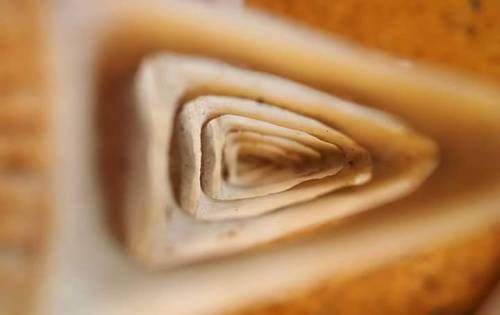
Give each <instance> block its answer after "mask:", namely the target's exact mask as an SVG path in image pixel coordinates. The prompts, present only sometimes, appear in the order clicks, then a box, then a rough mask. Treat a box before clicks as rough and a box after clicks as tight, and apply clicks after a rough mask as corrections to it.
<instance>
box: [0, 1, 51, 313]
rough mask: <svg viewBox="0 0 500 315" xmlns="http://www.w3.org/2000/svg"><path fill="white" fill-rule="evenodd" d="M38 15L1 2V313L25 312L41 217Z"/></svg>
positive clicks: (22, 4)
mask: <svg viewBox="0 0 500 315" xmlns="http://www.w3.org/2000/svg"><path fill="white" fill-rule="evenodd" d="M36 14H37V10H36V8H35V6H34V4H33V3H31V1H19V0H7V1H0V314H19V313H23V312H24V311H25V310H26V309H27V308H28V307H29V302H28V300H29V297H30V294H31V292H32V290H31V288H32V286H33V284H34V279H36V269H37V268H36V266H37V265H38V264H39V261H40V260H39V259H38V258H39V255H40V253H41V251H42V246H41V245H42V243H41V241H42V239H43V237H42V235H43V234H45V233H44V232H43V229H44V228H45V226H46V224H44V222H45V220H46V218H47V214H46V213H45V210H44V209H45V206H46V204H45V200H44V197H45V192H44V191H45V188H44V187H45V186H46V185H45V184H44V183H45V180H46V172H47V168H46V166H47V165H46V164H45V162H46V161H45V150H46V146H45V129H46V128H45V112H46V106H47V104H46V103H45V101H44V100H45V99H46V97H45V94H44V93H46V90H45V87H44V86H43V83H42V82H43V81H44V80H43V79H42V78H43V75H44V74H43V69H42V66H41V64H42V63H41V59H42V58H43V57H42V56H43V53H42V51H41V40H40V34H39V25H37V16H36Z"/></svg>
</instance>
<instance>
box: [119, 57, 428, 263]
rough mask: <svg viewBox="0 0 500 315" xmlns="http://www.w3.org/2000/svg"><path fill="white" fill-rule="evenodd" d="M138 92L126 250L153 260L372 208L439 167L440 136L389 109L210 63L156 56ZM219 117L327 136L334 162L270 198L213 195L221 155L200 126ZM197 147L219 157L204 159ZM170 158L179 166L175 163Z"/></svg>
mask: <svg viewBox="0 0 500 315" xmlns="http://www.w3.org/2000/svg"><path fill="white" fill-rule="evenodd" d="M134 88H135V90H134V92H135V93H134V95H135V107H136V115H137V121H138V128H137V130H136V132H134V133H133V134H134V136H133V140H132V141H131V143H130V144H129V146H130V149H129V154H130V155H131V157H132V158H131V163H132V166H131V173H130V176H129V178H128V188H127V192H126V194H125V195H126V202H125V204H124V205H125V209H124V210H125V213H126V233H127V235H126V238H127V243H128V246H129V248H130V251H131V252H132V253H133V254H134V255H135V256H136V257H138V258H139V260H141V261H142V262H144V263H146V264H148V265H152V266H156V267H158V266H161V267H169V266H173V265H179V264H184V263H190V262H194V261H198V260H204V259H207V258H213V257H218V256H223V255H228V254H232V253H236V252H241V251H243V250H245V249H248V248H251V247H255V246H259V245H263V244H266V243H269V242H271V241H275V240H277V239H280V238H283V237H286V236H289V235H291V234H293V233H296V232H299V231H302V230H304V229H308V228H313V227H315V226H319V225H321V224H324V223H327V222H330V221H332V220H335V219H339V218H341V217H345V216H348V215H352V214H354V213H357V212H360V211H363V210H367V209H369V208H373V207H376V206H377V205H380V204H383V203H386V202H389V201H391V200H395V199H397V198H400V197H402V196H404V195H406V194H408V193H410V192H411V191H412V190H414V189H415V188H416V187H417V186H418V185H419V184H420V183H422V182H423V180H424V179H425V178H427V177H428V175H429V174H430V173H431V172H432V170H433V169H434V168H435V166H436V164H437V147H436V145H435V143H434V142H433V141H431V140H429V139H427V138H426V137H424V136H422V135H420V134H419V133H417V132H415V131H414V130H412V129H411V128H410V127H408V126H407V125H406V124H405V123H403V122H402V121H400V120H398V119H397V118H395V117H393V116H391V115H389V114H385V113H382V112H380V111H377V110H374V109H371V108H368V107H363V106H361V105H358V104H356V103H353V102H350V101H347V100H343V99H340V98H337V97H334V96H332V95H329V94H326V93H323V92H320V91H317V90H314V89H311V88H309V87H307V86H304V85H301V84H298V83H295V82H292V81H289V80H286V79H283V78H280V77H277V76H274V75H271V74H267V73H261V72H256V71H252V70H248V69H243V68H237V67H234V66H231V65H229V64H226V63H223V62H220V61H217V60H213V59H208V58H203V57H196V56H184V55H176V54H170V53H164V54H157V55H154V56H151V57H149V58H146V59H145V60H144V61H143V63H142V65H141V67H140V69H139V72H138V74H137V75H136V80H135V86H134ZM179 111H180V112H181V113H180V114H178V112H179ZM177 114H178V115H177ZM224 115H233V116H236V117H238V118H240V117H244V119H253V120H258V121H259V122H260V123H264V124H266V123H267V124H271V125H273V126H278V127H280V128H289V129H292V130H296V131H297V130H298V131H299V132H303V133H306V134H307V135H308V136H312V137H315V139H316V140H320V141H323V142H326V143H327V144H328V143H329V144H330V145H331V146H334V147H336V148H338V149H339V150H336V153H337V154H333V155H331V156H334V157H336V166H333V167H332V166H331V165H330V173H328V171H327V172H326V173H325V171H323V173H322V174H321V175H317V176H316V177H315V176H314V175H310V176H305V177H304V178H302V179H303V181H302V180H299V181H297V180H296V179H297V178H295V180H296V181H295V182H293V183H291V184H290V182H289V181H286V180H285V181H284V183H283V184H282V185H281V186H280V182H279V181H278V182H276V183H274V184H275V186H274V187H272V188H273V190H272V193H270V194H267V195H266V194H264V193H263V192H262V191H258V189H257V191H255V190H253V191H252V190H251V189H250V190H248V189H246V190H245V189H243V193H241V189H240V190H239V191H238V189H236V195H237V197H235V198H231V193H232V192H233V193H234V191H235V189H234V188H235V186H234V185H233V186H231V184H230V183H229V184H228V183H226V186H228V185H229V186H230V187H229V189H228V188H227V187H226V196H223V195H224V193H222V195H221V194H219V195H217V193H215V194H214V192H216V191H217V190H218V189H219V190H220V189H222V188H221V187H224V185H221V182H223V179H221V178H217V176H216V175H214V170H220V168H221V166H220V163H221V162H220V159H221V156H222V155H223V154H222V153H221V152H220V149H221V148H220V145H219V148H215V146H214V145H213V144H212V147H211V148H210V145H208V144H207V143H210V141H206V142H207V143H205V144H202V143H201V142H202V139H204V138H205V137H207V133H208V132H207V131H206V130H205V131H203V127H204V126H205V128H206V127H207V126H206V124H207V123H210V122H211V121H214V118H215V119H220V118H224ZM233 123H234V122H233ZM258 124H259V123H257V125H258ZM179 125H180V126H179ZM176 126H177V127H176ZM226 129H227V128H226ZM229 129H230V128H229ZM250 129H252V128H250ZM252 130H253V131H255V130H256V129H255V128H253V129H252ZM226 131H227V130H226ZM217 132H220V130H219V131H214V130H212V135H213V134H214V133H217ZM275 135H276V134H275ZM209 138H210V139H212V141H216V140H214V139H220V138H221V137H220V135H219V136H215V137H214V136H213V137H209ZM172 141H174V143H177V144H176V145H175V147H176V150H175V151H176V152H175V153H174V154H170V153H171V152H170V150H171V149H172V148H171V146H172V144H173V142H172ZM207 146H208V148H207ZM203 148H205V149H203ZM218 150H219V151H218ZM202 151H205V153H207V152H208V151H210V152H212V154H211V156H212V157H213V156H216V155H217V153H215V152H219V153H218V155H219V157H218V158H212V159H210V158H207V157H206V156H205V158H204V157H203V154H202ZM339 152H340V153H339ZM174 156H177V158H175V160H176V161H177V162H178V163H175V166H174V167H172V165H171V164H172V163H173V161H174V159H173V157H174ZM217 159H219V160H218V161H216V160H217ZM178 164H179V165H178ZM216 164H218V166H217V165H216ZM172 170H173V172H172ZM204 170H206V172H204ZM207 172H208V173H212V176H210V174H208V175H207V174H206V173H207ZM171 173H173V174H171ZM175 173H177V174H175ZM215 173H218V172H217V171H215ZM319 173H321V172H319ZM214 176H215V178H214ZM172 177H175V178H177V180H172ZM299 177H300V176H299ZM207 178H208V179H207ZM283 185H284V186H283ZM349 186H350V188H349V189H341V190H338V189H340V188H345V187H349ZM204 187H205V188H206V187H211V188H207V189H206V190H205V189H204ZM214 187H215V188H214ZM230 188H233V191H232V192H231V189H230ZM236 188H238V187H236ZM210 191H211V192H212V194H210ZM227 191H229V193H227ZM207 192H208V195H207ZM245 193H246V194H247V195H245ZM227 194H229V197H228V196H227ZM248 194H249V195H248ZM214 197H215V198H214ZM246 197H250V198H246ZM228 199H233V200H228Z"/></svg>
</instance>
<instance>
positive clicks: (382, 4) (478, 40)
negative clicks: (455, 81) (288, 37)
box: [246, 0, 500, 81]
mask: <svg viewBox="0 0 500 315" xmlns="http://www.w3.org/2000/svg"><path fill="white" fill-rule="evenodd" d="M246 2H247V4H248V5H250V6H252V7H255V8H259V9H263V10H266V11H270V12H272V13H275V14H278V15H280V16H285V17H287V18H291V19H293V20H295V21H299V22H300V23H302V24H307V25H311V26H314V27H317V28H319V29H321V30H324V31H327V32H329V33H332V34H334V35H336V36H340V37H343V38H347V39H349V40H353V41H355V42H358V43H361V44H363V45H365V46H368V47H371V48H376V49H380V50H383V51H388V52H391V53H392V54H395V55H397V56H400V57H405V58H411V59H417V60H425V61H426V62H431V63H433V64H438V65H445V66H449V67H450V68H453V69H460V70H465V71H468V72H470V73H475V74H482V75H485V76H486V77H489V78H492V79H494V80H496V81H500V23H499V22H498V20H499V18H500V1H497V0H441V1H420V0H409V1H404V0H370V1H365V0H349V1H331V0H246Z"/></svg>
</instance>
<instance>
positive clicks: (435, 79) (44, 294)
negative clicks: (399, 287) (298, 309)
mask: <svg viewBox="0 0 500 315" xmlns="http://www.w3.org/2000/svg"><path fill="white" fill-rule="evenodd" d="M50 3H51V4H52V5H53V6H54V7H52V8H51V11H50V13H51V18H53V19H52V20H51V23H53V24H54V25H53V30H52V31H53V32H52V35H53V36H51V37H50V39H51V41H50V44H51V45H50V48H51V49H53V50H54V51H53V56H55V58H54V60H53V61H54V62H53V64H52V66H53V67H51V69H52V70H54V73H53V74H54V77H55V79H56V83H57V86H56V87H57V88H56V89H54V91H55V97H54V102H55V103H56V106H55V109H56V110H57V111H56V114H57V116H56V117H54V118H55V119H54V123H55V127H56V131H57V132H55V133H54V135H55V136H54V140H55V145H56V146H55V147H56V149H57V150H58V153H59V156H60V160H58V163H57V172H56V174H55V175H56V187H55V189H56V195H57V202H56V203H55V205H54V206H55V207H54V219H55V220H54V221H55V222H54V224H53V226H52V233H51V242H50V244H49V245H50V246H49V247H48V250H47V252H48V254H49V255H48V256H49V261H48V263H47V265H46V267H47V268H45V269H44V270H43V271H44V272H43V273H41V274H42V275H43V276H42V277H41V278H42V279H43V280H45V281H44V282H43V284H44V285H43V288H41V289H40V290H38V293H39V294H37V295H36V296H35V295H34V297H35V298H36V299H37V300H38V301H39V302H41V303H40V304H39V305H38V306H39V307H40V308H37V310H38V309H40V310H41V313H42V314H50V315H53V314H56V315H59V314H61V315H63V314H64V315H66V314H69V313H71V314H75V315H77V314H78V315H79V314H103V315H104V314H105V315H115V314H116V315H128V314H134V315H135V314H151V315H160V314H173V315H174V314H184V315H209V314H226V312H229V311H232V310H235V309H237V310H243V311H245V310H246V307H249V306H250V307H255V306H259V305H261V304H267V303H270V302H273V301H276V300H279V301H280V300H285V301H286V300H288V299H290V298H291V297H292V296H295V293H298V294H302V293H303V292H305V291H309V290H310V289H312V288H317V287H318V286H320V285H321V284H323V283H324V282H323V281H326V280H328V281H330V280H331V279H332V278H333V279H342V278H344V277H350V276H351V275H353V274H360V273H361V272H366V271H367V270H372V269H374V268H376V267H378V266H380V265H381V264H383V263H387V262H388V261H396V260H397V259H399V258H401V256H406V255H415V254H419V253H421V252H423V251H425V250H428V249H435V248H436V247H437V246H442V245H444V244H448V243H450V242H456V241H457V237H462V236H463V237H464V238H466V237H469V236H470V235H472V234H473V233H475V232H476V231H479V230H484V229H486V228H488V227H490V226H492V225H494V224H497V223H498V222H500V211H499V208H498V205H499V204H500V193H499V192H500V180H499V178H500V169H499V168H498V167H497V166H498V162H497V161H499V160H500V145H499V139H498V134H499V133H500V124H499V122H500V107H499V106H498V100H499V99H500V92H499V89H498V86H492V85H488V84H485V83H484V82H480V81H477V80H474V79H470V78H463V77H460V76H455V75H449V74H446V73H442V72H439V71H435V70H430V69H427V68H425V67H422V66H421V65H413V64H410V66H409V67H408V66H407V65H408V62H407V61H405V62H404V64H405V66H404V67H402V66H400V65H401V62H400V61H399V60H397V59H393V58H385V57H383V56H379V55H376V54H374V53H373V52H367V51H364V50H360V49H358V48H356V47H353V46H350V45H347V44H345V43H342V42H340V41H337V40H332V39H331V38H330V37H326V36H322V35H320V34H317V33H314V32H310V31H307V30H304V29H301V28H298V27H296V26H294V25H291V24H288V23H283V22H280V21H276V20H274V19H270V18H266V17H263V16H261V15H258V14H254V13H252V12H242V13H241V14H236V13H234V12H226V11H224V10H220V9H217V10H211V9H210V8H209V7H205V6H201V5H189V4H188V3H185V2H166V1H165V2H163V1H162V3H161V4H160V3H159V2H158V1H156V2H155V3H153V4H151V3H149V2H146V1H145V2H141V3H139V2H137V1H116V2H113V1H110V2H97V1H85V2H82V1H72V0H68V3H66V4H65V5H61V2H50ZM75 30H77V31H78V36H75ZM110 34H111V37H109V36H108V35H110ZM113 40H114V41H115V43H114V44H113ZM110 41H111V42H110ZM107 45H111V48H110V51H109V53H107V54H106V55H108V54H109V56H110V57H109V58H108V60H107V61H106V62H105V64H106V67H103V69H101V68H96V63H97V59H98V58H100V57H101V56H100V54H102V47H103V46H107ZM146 47H154V49H153V50H155V51H158V50H161V51H169V52H171V51H177V52H183V53H186V54H191V55H203V56H210V57H211V58H215V59H219V60H225V61H229V62H235V64H239V65H248V66H251V68H252V69H258V70H259V71H262V72H266V73H274V74H277V75H279V76H281V77H284V78H291V79H293V80H296V81H300V82H303V83H306V84H308V85H310V86H315V87H318V88H321V90H324V91H327V92H328V93H331V94H334V95H349V96H352V98H353V99H357V100H359V101H360V102H361V103H362V104H366V105H367V106H370V107H373V108H378V109H380V110H382V111H386V112H390V113H394V114H396V115H397V116H399V117H402V118H403V119H404V120H406V121H408V122H409V124H411V125H412V126H413V127H414V128H415V129H416V130H418V131H420V132H422V133H423V134H425V135H427V136H428V137H430V138H431V139H432V140H433V141H435V142H436V143H437V144H438V145H439V148H440V156H441V159H440V164H439V167H438V168H437V169H436V170H435V171H434V173H433V174H432V176H430V177H429V178H428V179H427V180H426V181H425V183H424V184H423V185H421V186H420V188H419V189H418V190H417V191H415V192H413V193H412V194H411V195H409V196H407V197H405V198H401V199H398V200H397V201H395V202H392V203H390V204H388V205H386V206H383V207H378V208H376V209H374V210H373V211H368V212H366V213H364V214H363V215H359V216H355V217H353V216H351V217H350V218H348V219H346V220H334V219H335V218H341V217H343V216H345V215H351V214H353V213H354V212H352V211H349V209H348V208H347V207H344V206H343V205H344V204H345V203H344V200H348V199H350V194H348V193H342V194H337V193H339V192H340V191H337V192H334V193H333V194H335V195H336V197H335V198H334V200H335V204H336V205H338V206H339V207H338V208H337V209H338V210H339V212H337V213H335V214H334V216H333V217H331V215H332V213H330V212H328V211H326V212H325V211H323V210H325V209H326V210H328V209H330V207H331V204H332V203H333V200H332V199H331V198H330V197H329V196H327V197H322V198H316V199H314V200H312V201H310V202H308V203H307V204H308V207H309V208H310V209H312V210H313V212H314V209H316V208H318V209H321V210H322V211H321V212H320V213H324V214H325V215H326V218H325V221H332V220H333V221H334V225H333V226H329V227H328V228H327V229H326V230H323V231H322V233H320V235H319V236H318V237H315V238H310V237H300V239H296V240H294V241H293V242H284V243H279V244H275V245H274V246H272V248H271V250H265V251H248V252H246V254H242V255H228V256H225V257H224V258H219V259H215V260H213V261H207V262H204V263H195V264H190V265H185V266H183V267H180V268H175V269H170V270H167V271H165V272H161V271H157V272H152V271H151V270H147V269H146V268H144V266H143V265H140V264H137V263H136V262H135V261H134V260H133V259H131V257H130V256H129V255H127V253H125V251H124V250H123V248H122V247H120V246H119V245H118V244H117V243H116V242H115V241H114V240H113V238H112V237H110V235H111V232H110V227H109V225H108V222H107V221H106V220H105V219H104V215H103V213H105V210H106V207H104V205H103V200H102V193H101V190H100V187H101V186H100V177H99V176H98V174H97V173H96V159H95V152H94V149H95V147H96V142H97V141H98V140H100V138H99V136H100V135H99V134H96V130H95V124H94V119H95V116H94V110H95V107H94V105H96V107H97V108H101V107H102V106H105V105H106V104H104V103H102V102H101V101H100V100H99V99H98V98H97V97H95V92H96V90H95V89H96V85H98V86H97V88H100V87H101V86H100V83H97V82H96V80H95V78H96V74H97V75H98V76H102V75H104V76H105V77H106V79H107V80H109V81H111V82H113V81H119V80H121V79H122V78H124V77H127V75H126V74H128V73H130V72H131V71H129V70H132V69H136V68H135V65H136V63H135V61H134V62H129V63H123V62H122V61H123V60H122V59H127V58H131V57H130V55H134V54H136V55H142V54H143V52H144V51H151V49H146ZM135 49H136V50H137V51H134V50H135ZM131 50H132V54H129V53H130V51H131ZM127 56H128V57H127ZM115 72H116V73H115ZM108 73H109V75H108ZM134 73H135V70H134ZM106 82H108V81H106ZM101 83H102V82H101ZM217 95H219V94H217ZM230 96H237V97H242V96H245V95H230ZM264 100H265V101H266V102H267V103H269V104H271V105H274V104H278V102H273V101H272V100H270V99H264ZM120 105H122V104H120V103H117V104H116V106H115V107H114V108H115V109H116V112H119V109H120ZM127 126H128V125H127ZM335 127H339V126H335ZM339 130H340V128H339ZM342 131H344V130H342ZM349 137H350V138H352V139H354V140H356V142H357V143H359V145H360V146H362V147H363V148H365V149H366V150H367V151H368V152H370V154H371V155H372V156H373V155H374V154H373V153H372V152H373V150H372V147H371V146H370V147H368V145H367V144H366V143H361V142H360V141H358V139H357V137H355V136H353V135H351V134H349ZM396 145H397V143H396ZM391 147H392V146H389V148H391ZM375 149H376V148H375ZM381 149H382V148H380V150H381ZM485 157H487V158H485ZM165 162H166V161H165ZM374 164H375V165H376V164H377V163H376V161H375V163H374ZM384 165H386V164H384ZM376 169H377V168H376V167H375V169H374V170H375V172H374V175H375V176H374V177H373V178H372V180H371V181H370V182H368V183H367V184H365V185H361V186H358V187H355V188H352V187H351V188H349V190H355V191H356V193H357V196H359V197H361V199H363V198H364V199H370V198H372V204H371V206H373V207H376V206H378V205H380V204H381V203H383V202H384V201H385V200H386V198H385V195H384V194H380V193H379V192H380V190H381V189H382V188H383V187H384V186H382V187H380V189H373V186H372V184H374V183H380V182H381V179H379V180H377V172H376ZM385 170H387V169H385ZM382 173H383V172H382ZM403 186H404V185H403ZM403 188H404V187H402V186H398V187H396V188H395V189H398V190H403ZM391 192H393V191H391ZM120 197H121V196H116V198H120ZM325 200H327V201H326V202H325ZM337 201H338V202H337ZM293 208H295V207H291V209H293ZM291 209H290V208H288V209H287V211H288V210H291ZM278 212H279V211H277V212H276V213H278ZM285 212H286V211H285ZM318 212H319V211H318ZM179 213H181V214H182V215H183V216H184V214H185V213H184V211H182V212H181V211H179ZM273 213H274V212H273ZM273 213H271V214H273ZM315 214H317V213H315ZM157 215H158V217H156V218H152V217H151V218H150V219H151V222H161V221H162V220H163V219H164V218H165V212H158V213H157ZM268 215H269V214H266V215H263V216H262V218H265V217H267V216H268ZM303 215H304V216H306V215H307V213H303ZM185 216H186V217H188V218H192V217H191V216H189V215H185ZM141 218H143V219H144V218H145V217H144V216H142V217H141ZM254 219H255V218H253V219H251V218H249V219H248V221H247V220H246V219H245V222H253V220H254ZM291 219H292V218H290V220H291ZM300 219H303V217H300V218H299V220H300ZM322 222H324V221H322ZM219 223H220V222H218V223H216V224H217V225H219ZM161 224H162V225H161V226H160V227H164V225H163V224H164V223H161ZM287 224H288V222H286V221H283V225H282V226H281V227H283V226H285V227H286V226H287ZM176 228H178V227H177V226H176ZM179 228H181V227H179ZM145 232H150V233H156V235H151V236H150V238H145V239H148V240H151V242H150V243H145V245H152V248H151V249H155V250H156V253H161V250H162V249H163V247H162V246H163V245H164V244H167V243H168V242H167V240H164V239H162V236H165V235H167V234H165V230H164V229H162V228H158V229H149V230H145ZM171 232H172V230H171ZM183 233H184V232H183ZM183 233H177V234H175V235H178V236H183V235H184V236H185V235H186V234H183ZM173 235H174V234H170V235H169V236H171V237H172V236H173ZM193 235H199V234H193ZM153 240H156V242H154V241H153ZM176 241H178V242H179V243H180V242H181V239H177V240H176ZM182 242H183V244H188V245H189V244H190V243H189V239H182ZM145 252H148V251H145ZM151 252H154V251H153V250H151ZM148 257H149V256H147V257H145V258H148ZM193 257H194V256H193ZM156 258H161V257H156ZM146 261H149V260H146ZM160 262H161V260H160ZM160 266H161V264H160ZM291 275H293V276H291ZM307 302H308V301H306V302H305V303H307Z"/></svg>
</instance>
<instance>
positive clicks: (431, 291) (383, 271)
mask: <svg viewBox="0 0 500 315" xmlns="http://www.w3.org/2000/svg"><path fill="white" fill-rule="evenodd" d="M499 232H500V228H497V229H491V230H488V231H483V232H481V233H479V234H476V235H473V236H469V237H467V239H465V240H460V241H457V242H456V243H455V244H451V245H448V246H446V247H440V248H436V249H435V250H433V251H431V252H426V253H422V254H416V255H411V256H408V257H405V258H403V259H401V260H400V261H395V262H392V263H390V264H387V265H385V266H382V267H380V268H377V269H375V270H372V271H370V272H367V273H364V274H360V275H356V276H353V277H349V278H347V279H341V278H339V277H332V278H331V279H326V280H325V281H324V282H322V283H320V284H319V285H317V286H316V287H315V288H313V289H311V290H309V291H306V292H294V293H290V295H289V296H288V297H285V298H284V299H282V300H277V301H274V302H268V303H265V304H264V305H258V306H257V307H251V308H249V309H246V310H244V311H238V312H235V313H234V314H235V315H236V314H238V315H285V314H286V315H316V314H325V315H326V314H335V315H366V314H370V315H458V314H464V315H465V314H471V313H472V310H473V309H474V308H475V307H476V305H477V304H478V303H479V302H480V301H481V300H482V299H483V298H484V296H485V294H487V293H488V291H489V290H490V289H491V288H492V285H493V284H494V281H495V279H497V278H498V276H499V270H498V266H500V246H498V244H499V243H500V233H499Z"/></svg>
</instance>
